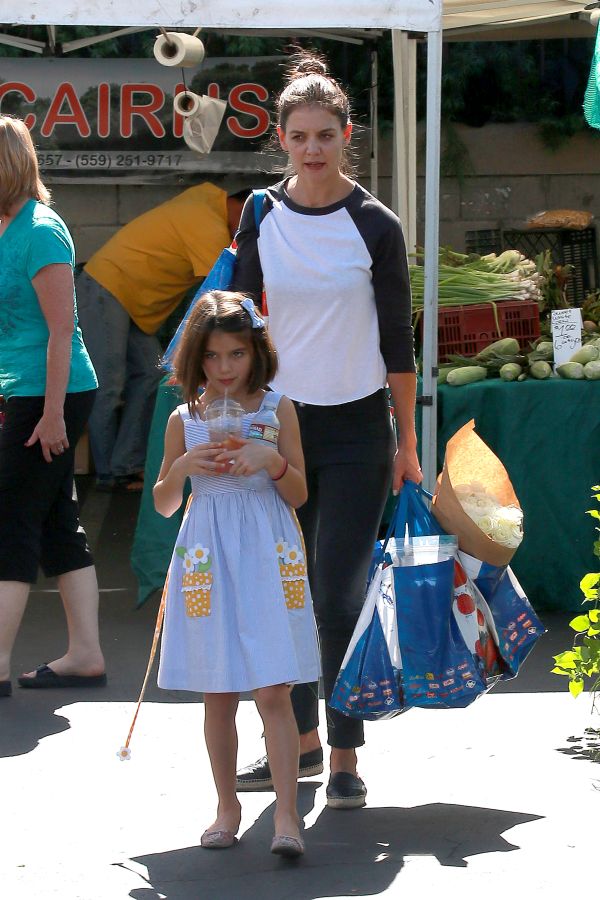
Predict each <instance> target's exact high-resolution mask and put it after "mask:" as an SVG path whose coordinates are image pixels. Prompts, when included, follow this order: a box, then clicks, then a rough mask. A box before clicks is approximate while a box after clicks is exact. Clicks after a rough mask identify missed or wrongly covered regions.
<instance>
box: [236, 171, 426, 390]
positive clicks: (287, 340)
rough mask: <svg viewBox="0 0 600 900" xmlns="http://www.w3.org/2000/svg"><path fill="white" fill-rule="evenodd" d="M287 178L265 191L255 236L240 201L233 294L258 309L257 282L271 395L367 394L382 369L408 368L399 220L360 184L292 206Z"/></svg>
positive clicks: (409, 339)
mask: <svg viewBox="0 0 600 900" xmlns="http://www.w3.org/2000/svg"><path fill="white" fill-rule="evenodd" d="M286 181H287V179H286ZM286 181H284V182H281V183H280V184H278V185H275V186H274V187H271V188H269V189H268V191H267V192H266V195H265V201H264V207H263V219H262V221H261V223H260V229H259V232H258V233H257V228H256V224H255V221H254V209H253V199H252V197H250V198H249V199H248V201H247V202H246V205H245V207H244V211H243V213H242V218H241V221H240V228H239V230H238V233H237V235H236V242H237V245H238V251H237V259H236V267H235V275H234V283H233V289H234V290H237V291H243V292H245V293H248V294H250V295H251V296H252V297H253V298H254V299H255V301H257V303H258V305H259V306H260V297H261V293H262V290H263V285H264V290H265V294H266V300H267V306H268V314H269V332H270V334H271V337H272V339H273V343H274V344H275V348H276V350H277V356H278V360H279V370H278V372H277V375H276V377H275V379H274V380H273V383H272V387H273V389H274V390H276V391H279V392H280V393H282V394H286V395H287V396H288V397H290V398H291V399H293V400H297V401H299V402H302V403H309V404H315V405H319V406H330V405H334V404H339V403H349V402H350V401H352V400H358V399H360V398H362V397H368V396H369V395H370V394H373V393H375V391H377V390H379V389H380V388H382V387H383V386H384V385H385V383H386V376H387V373H392V372H414V371H415V360H414V349H413V330H412V325H411V296H410V282H409V277H408V265H407V260H406V248H405V244H404V238H403V236H402V229H401V226H400V222H399V220H398V218H397V217H396V216H395V215H394V213H392V212H391V211H390V210H389V209H387V207H385V206H384V205H383V204H382V203H380V202H379V201H378V200H376V199H375V197H373V196H372V195H371V194H369V193H368V191H366V190H364V188H362V187H361V186H360V185H358V184H356V185H355V186H354V189H353V190H352V192H351V193H350V194H349V195H348V196H347V197H346V198H344V199H343V200H340V201H339V202H337V203H334V204H332V205H331V206H326V207H320V208H316V209H314V208H311V207H305V206H299V205H298V204H297V203H294V201H293V200H291V198H290V197H289V196H288V194H287V192H286V190H285V185H286Z"/></svg>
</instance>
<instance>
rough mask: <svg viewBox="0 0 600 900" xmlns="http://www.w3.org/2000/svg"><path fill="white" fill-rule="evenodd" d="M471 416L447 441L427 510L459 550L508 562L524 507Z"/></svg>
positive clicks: (518, 539) (516, 542)
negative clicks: (452, 536)
mask: <svg viewBox="0 0 600 900" xmlns="http://www.w3.org/2000/svg"><path fill="white" fill-rule="evenodd" d="M474 426H475V423H474V421H473V420H472V419H471V421H470V422H467V424H466V425H463V427H462V428H460V429H459V430H458V431H457V432H456V434H454V435H453V436H452V437H451V438H450V440H449V441H448V443H447V444H446V455H445V459H444V468H443V470H442V473H441V475H440V476H439V478H438V483H437V487H436V491H435V497H434V502H433V506H432V512H433V514H434V516H435V517H436V519H437V520H438V522H439V523H440V525H441V526H442V528H443V529H444V531H445V532H446V533H447V534H455V535H456V536H457V537H458V546H459V549H460V550H462V551H463V552H465V553H468V554H470V555H471V556H474V557H475V558H476V559H479V560H482V561H483V562H487V563H489V564H490V565H492V566H507V565H508V564H509V562H510V561H511V559H512V557H513V556H514V553H515V550H516V549H517V547H518V546H519V544H520V543H521V541H522V540H523V512H522V510H521V506H520V504H519V501H518V499H517V496H516V494H515V491H514V488H513V486H512V484H511V481H510V478H509V477H508V472H507V471H506V469H505V468H504V466H503V465H502V463H501V462H500V460H499V459H498V457H497V456H496V454H495V453H494V452H493V451H492V450H491V449H490V448H489V447H488V446H487V444H485V443H484V441H482V440H481V438H480V437H479V435H477V434H476V433H475V428H474Z"/></svg>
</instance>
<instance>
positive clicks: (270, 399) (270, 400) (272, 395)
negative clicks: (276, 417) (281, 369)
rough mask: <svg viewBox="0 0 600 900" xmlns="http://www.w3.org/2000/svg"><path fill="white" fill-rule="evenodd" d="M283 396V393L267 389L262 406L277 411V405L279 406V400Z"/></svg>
mask: <svg viewBox="0 0 600 900" xmlns="http://www.w3.org/2000/svg"><path fill="white" fill-rule="evenodd" d="M282 397H283V394H278V393H277V391H266V393H265V396H264V397H263V402H262V403H261V407H262V408H263V409H272V410H273V411H274V412H277V407H278V406H279V401H280V400H281V398H282Z"/></svg>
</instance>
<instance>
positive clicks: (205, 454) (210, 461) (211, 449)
mask: <svg viewBox="0 0 600 900" xmlns="http://www.w3.org/2000/svg"><path fill="white" fill-rule="evenodd" d="M224 446H225V445H224V443H223V442H217V441H210V442H209V443H207V444H197V445H196V446H195V447H192V448H191V449H190V450H187V451H186V452H185V453H184V454H183V456H182V457H180V459H181V464H182V468H183V471H184V473H185V474H186V475H223V474H224V473H225V472H228V471H229V466H228V465H227V463H226V462H225V461H224V460H220V459H218V457H219V456H221V455H222V453H223V448H224Z"/></svg>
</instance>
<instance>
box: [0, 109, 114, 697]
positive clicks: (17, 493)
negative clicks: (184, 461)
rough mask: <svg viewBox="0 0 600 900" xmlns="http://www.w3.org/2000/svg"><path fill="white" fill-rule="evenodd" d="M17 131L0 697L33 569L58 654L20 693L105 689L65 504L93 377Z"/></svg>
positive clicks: (86, 575) (88, 563)
mask: <svg viewBox="0 0 600 900" xmlns="http://www.w3.org/2000/svg"><path fill="white" fill-rule="evenodd" d="M49 202H50V194H49V192H48V191H47V189H46V188H45V186H44V184H43V183H42V181H41V179H40V176H39V171H38V164H37V157H36V154H35V149H34V146H33V143H32V140H31V137H30V135H29V131H28V130H27V128H26V126H25V124H24V123H23V122H22V121H21V120H20V119H16V118H13V117H11V116H0V393H2V394H3V395H4V397H5V398H6V404H5V418H4V424H3V426H2V429H1V430H0V696H4V697H7V696H9V695H10V694H11V691H12V685H11V681H10V657H11V651H12V647H13V643H14V641H15V638H16V635H17V631H18V629H19V625H20V623H21V619H22V617H23V613H24V611H25V606H26V603H27V598H28V595H29V589H30V586H31V584H33V583H34V582H35V581H36V578H37V571H38V566H41V567H42V569H43V571H44V573H45V574H46V575H47V576H54V577H56V578H57V580H58V589H59V591H60V595H61V599H62V601H63V605H64V608H65V613H66V617H67V627H68V631H69V646H68V650H67V652H66V654H65V655H64V656H62V657H61V658H60V659H57V660H54V661H53V662H51V663H50V664H49V665H43V666H39V667H38V668H37V669H36V670H35V671H34V672H30V673H28V674H27V675H22V676H21V677H20V678H19V684H20V685H21V687H29V688H48V687H99V686H102V685H104V684H106V675H105V673H104V658H103V656H102V651H101V649H100V643H99V638H98V583H97V580H96V570H95V568H94V564H93V560H92V556H91V553H90V551H89V548H88V545H87V540H86V536H85V533H84V531H83V529H82V528H81V527H80V525H79V513H78V508H77V501H76V499H74V497H73V493H74V491H73V470H74V454H75V445H76V443H77V441H78V439H79V437H80V435H81V433H82V431H83V428H84V426H85V423H86V422H87V419H88V417H89V414H90V411H91V408H92V404H93V402H94V396H95V393H96V387H97V380H96V375H95V373H94V369H93V367H92V364H91V362H90V359H89V357H88V354H87V351H86V349H85V347H84V345H83V341H82V339H81V332H80V330H79V328H78V326H77V313H76V307H75V293H74V288H73V267H74V264H75V252H74V248H73V242H72V240H71V235H70V234H69V232H68V230H67V227H66V225H65V223H64V222H63V221H62V219H61V218H60V216H58V215H57V214H56V213H55V212H53V211H52V210H51V209H50V208H49V206H48V204H49Z"/></svg>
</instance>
